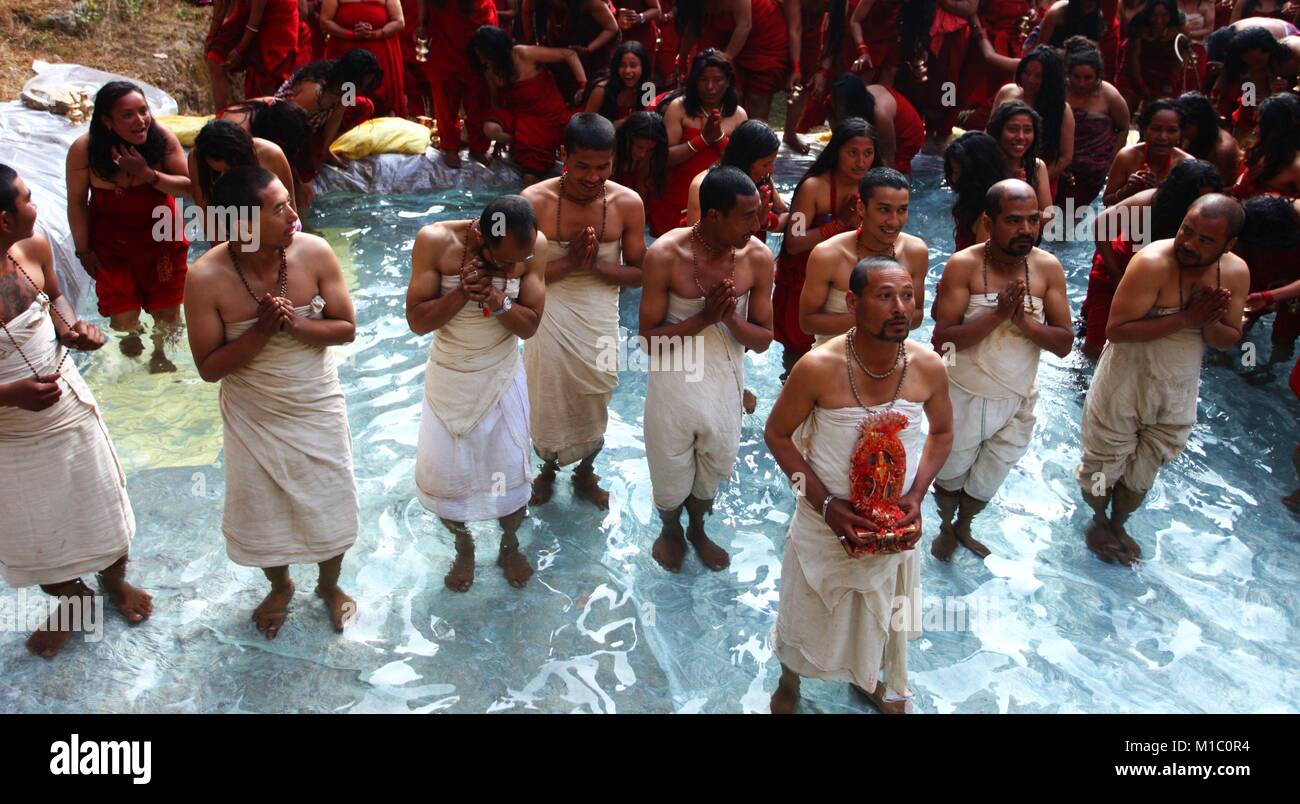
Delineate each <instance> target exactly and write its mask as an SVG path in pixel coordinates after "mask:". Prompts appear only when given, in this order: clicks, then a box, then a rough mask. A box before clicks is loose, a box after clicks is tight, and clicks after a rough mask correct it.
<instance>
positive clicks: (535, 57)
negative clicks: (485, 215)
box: [469, 25, 587, 187]
mask: <svg viewBox="0 0 1300 804" xmlns="http://www.w3.org/2000/svg"><path fill="white" fill-rule="evenodd" d="M469 61H470V66H472V67H473V68H474V71H475V72H477V73H479V74H480V75H482V76H483V82H484V84H485V85H486V86H487V88H488V91H489V93H490V94H491V96H492V103H491V108H490V109H489V111H488V113H487V115H486V116H485V118H484V119H485V121H486V122H485V123H484V124H483V133H485V134H486V135H487V137H488V139H490V140H492V141H494V142H496V143H497V144H498V147H499V146H501V145H508V146H509V147H510V157H511V158H512V159H513V160H514V162H515V164H516V165H518V166H519V169H520V171H521V172H522V173H523V180H524V186H525V187H526V186H528V185H530V184H533V183H535V182H537V181H539V180H541V179H542V178H544V177H545V176H546V175H547V174H548V173H550V172H551V171H552V170H554V169H555V160H556V158H557V156H556V151H557V150H558V149H559V147H560V143H561V141H562V140H563V139H564V127H565V126H566V125H567V124H568V122H569V118H570V117H571V116H572V113H571V112H570V111H569V106H568V104H567V103H566V102H565V100H564V97H563V96H561V95H560V89H559V87H558V86H556V83H555V76H553V75H552V74H551V72H550V70H548V69H546V65H548V64H558V63H560V62H564V63H566V64H568V65H569V69H571V70H573V74H574V76H575V77H577V79H578V83H579V84H581V85H583V86H584V87H585V86H586V84H587V74H586V73H585V72H584V71H583V69H582V62H580V61H579V60H578V54H577V53H575V52H573V51H572V50H560V49H558V48H553V47H540V46H537V45H516V44H514V42H512V41H511V39H510V34H508V33H506V32H505V31H503V30H501V29H500V28H497V27H495V26H492V25H484V26H483V27H481V28H479V29H478V30H477V31H475V32H474V38H473V39H471V40H470V55H469Z"/></svg>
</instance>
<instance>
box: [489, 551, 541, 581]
mask: <svg viewBox="0 0 1300 804" xmlns="http://www.w3.org/2000/svg"><path fill="white" fill-rule="evenodd" d="M497 566H498V567H500V568H501V569H503V570H505V573H506V580H507V581H509V582H510V585H511V586H513V587H514V588H516V589H523V588H524V584H526V583H528V579H529V578H531V577H533V568H532V567H531V566H529V565H528V559H526V558H524V554H523V553H521V552H519V550H518V549H516V548H514V547H511V548H502V550H501V552H500V553H499V554H498V555H497Z"/></svg>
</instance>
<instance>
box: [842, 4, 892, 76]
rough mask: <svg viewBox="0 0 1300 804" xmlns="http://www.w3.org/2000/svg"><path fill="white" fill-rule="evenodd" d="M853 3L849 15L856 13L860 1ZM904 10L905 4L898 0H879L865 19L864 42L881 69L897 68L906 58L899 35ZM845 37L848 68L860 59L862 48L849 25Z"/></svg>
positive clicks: (845, 55)
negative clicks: (900, 19) (859, 50)
mask: <svg viewBox="0 0 1300 804" xmlns="http://www.w3.org/2000/svg"><path fill="white" fill-rule="evenodd" d="M858 2H861V0H858ZM849 5H850V6H851V7H850V8H849V15H850V16H852V14H853V11H854V9H855V8H856V7H857V3H853V2H851V3H849ZM902 9H903V4H902V3H901V2H898V1H897V0H876V4H875V5H873V6H872V7H871V10H870V11H868V12H867V16H866V17H865V18H864V19H863V20H862V39H863V43H864V44H866V46H867V50H868V52H870V53H871V63H872V64H874V65H875V68H876V69H877V70H887V69H889V68H891V67H897V66H898V65H899V64H900V63H901V62H902V60H903V42H902V40H901V39H900V38H899V34H900V31H899V28H898V25H899V15H900V14H901V13H902ZM844 40H845V41H844V59H845V61H844V67H845V68H846V69H847V68H848V66H849V65H851V64H853V62H854V61H855V60H856V59H857V58H858V48H857V45H856V44H855V43H854V42H853V34H852V32H850V31H848V30H847V24H846V30H845V32H844Z"/></svg>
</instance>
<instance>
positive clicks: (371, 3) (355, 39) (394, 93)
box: [320, 0, 406, 117]
mask: <svg viewBox="0 0 1300 804" xmlns="http://www.w3.org/2000/svg"><path fill="white" fill-rule="evenodd" d="M320 24H321V28H322V30H324V31H325V32H326V33H328V34H329V41H328V42H327V43H326V45H325V58H327V59H337V58H339V57H340V56H342V55H343V54H344V53H347V52H348V51H349V50H355V49H358V48H361V49H364V50H368V51H370V53H372V54H373V55H374V57H375V60H376V61H377V62H378V63H379V67H380V69H382V70H383V80H382V81H381V82H380V83H379V85H378V86H376V87H375V88H374V90H373V93H372V94H371V95H370V98H371V99H372V100H373V101H374V103H375V114H376V115H378V116H380V117H406V85H405V83H404V81H405V73H406V68H405V67H404V66H403V63H402V43H401V39H400V36H399V35H400V34H401V32H402V29H403V28H405V27H406V21H405V19H404V18H403V17H402V3H401V0H325V2H324V3H323V4H322V5H321V10H320Z"/></svg>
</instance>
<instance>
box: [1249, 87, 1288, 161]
mask: <svg viewBox="0 0 1300 804" xmlns="http://www.w3.org/2000/svg"><path fill="white" fill-rule="evenodd" d="M1297 131H1300V98H1297V97H1296V96H1295V95H1292V94H1291V93H1289V92H1283V93H1280V94H1277V95H1270V96H1269V97H1268V98H1267V99H1265V101H1264V102H1263V103H1261V104H1260V105H1259V140H1258V141H1257V142H1256V143H1255V144H1254V145H1252V146H1251V147H1250V150H1248V151H1246V166H1247V167H1248V168H1250V170H1251V171H1252V172H1253V174H1254V176H1253V178H1254V179H1255V181H1257V182H1265V181H1268V180H1269V179H1271V178H1273V177H1274V176H1276V175H1277V174H1279V173H1281V172H1282V171H1283V170H1284V169H1286V166H1287V165H1289V164H1291V163H1292V162H1294V161H1295V157H1296V132H1297Z"/></svg>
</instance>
